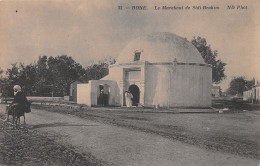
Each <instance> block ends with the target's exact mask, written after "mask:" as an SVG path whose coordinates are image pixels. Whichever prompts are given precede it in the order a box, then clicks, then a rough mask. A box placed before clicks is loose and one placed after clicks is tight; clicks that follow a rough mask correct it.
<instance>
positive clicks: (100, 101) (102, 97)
mask: <svg viewBox="0 0 260 166" xmlns="http://www.w3.org/2000/svg"><path fill="white" fill-rule="evenodd" d="M98 105H100V106H105V94H104V89H101V91H100V94H99V98H98Z"/></svg>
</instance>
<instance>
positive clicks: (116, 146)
mask: <svg viewBox="0 0 260 166" xmlns="http://www.w3.org/2000/svg"><path fill="white" fill-rule="evenodd" d="M4 107H5V106H4V105H0V112H1V113H3V112H4ZM26 119H27V125H28V127H29V128H30V129H31V130H39V131H47V132H53V133H57V134H60V135H62V139H61V140H60V142H63V143H65V144H70V145H73V146H74V147H76V148H77V149H78V150H79V151H81V152H90V153H91V154H93V155H94V156H95V157H97V158H99V159H101V160H103V161H105V162H107V163H113V164H114V165H119V166H125V165H127V166H128V165H129V166H133V165H136V166H146V165H149V166H150V165H151V166H157V165H158V166H162V165H163V166H172V165H174V166H175V165H180V166H184V165H199V166H201V165H234V166H235V165H236V166H237V165H243V166H244V165H248V166H258V165H259V161H258V160H257V159H251V158H246V157H241V156H237V155H233V154H229V153H223V152H218V151H212V150H207V149H203V148H199V147H196V146H191V145H189V144H185V143H182V142H179V141H173V140H171V139H167V138H165V137H161V136H159V135H155V134H151V133H146V132H140V131H136V130H130V129H127V128H121V127H117V126H112V125H108V124H104V123H99V122H94V121H91V120H87V119H81V118H78V117H75V116H72V115H62V114H59V113H53V112H47V111H43V110H37V109H33V110H32V113H30V114H27V116H26Z"/></svg>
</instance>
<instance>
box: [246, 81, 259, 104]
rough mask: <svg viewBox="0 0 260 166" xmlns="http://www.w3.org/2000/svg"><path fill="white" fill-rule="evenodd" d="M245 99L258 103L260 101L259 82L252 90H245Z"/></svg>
mask: <svg viewBox="0 0 260 166" xmlns="http://www.w3.org/2000/svg"><path fill="white" fill-rule="evenodd" d="M243 100H244V101H249V102H252V103H258V102H259V101H260V84H259V83H257V84H255V85H254V86H253V88H252V89H251V90H248V91H244V92H243Z"/></svg>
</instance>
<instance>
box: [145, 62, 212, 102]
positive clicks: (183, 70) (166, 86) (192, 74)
mask: <svg viewBox="0 0 260 166" xmlns="http://www.w3.org/2000/svg"><path fill="white" fill-rule="evenodd" d="M211 78H212V77H211V68H210V67H208V66H196V65H177V66H176V67H174V66H173V65H148V66H147V70H146V81H145V86H146V88H145V103H146V104H147V105H160V106H162V107H209V106H211V86H212V83H211Z"/></svg>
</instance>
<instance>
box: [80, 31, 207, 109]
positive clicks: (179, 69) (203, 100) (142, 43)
mask: <svg viewBox="0 0 260 166" xmlns="http://www.w3.org/2000/svg"><path fill="white" fill-rule="evenodd" d="M211 87H212V69H211V66H210V65H208V64H206V63H205V61H204V59H203V58H202V56H201V54H200V53H199V52H198V50H197V49H196V47H194V46H193V44H192V43H190V42H189V41H188V40H187V39H184V38H182V37H179V36H177V35H175V34H172V33H167V32H163V33H154V34H150V35H145V36H141V37H139V38H137V39H135V40H133V41H131V42H130V43H129V44H128V45H127V46H126V47H125V48H124V49H123V51H122V52H121V54H120V55H119V57H118V58H117V62H116V64H114V65H111V66H109V75H108V76H106V77H104V78H102V79H101V80H91V81H89V83H88V84H78V86H77V88H78V89H77V92H78V97H77V102H78V103H81V104H87V105H89V106H96V105H99V102H98V101H99V98H100V94H101V91H102V94H103V93H104V94H105V96H107V101H108V102H107V104H108V105H110V106H125V104H126V100H125V95H124V94H125V91H130V93H132V95H133V99H132V102H133V103H132V104H133V105H134V106H138V105H143V106H155V107H158V106H159V107H210V106H211Z"/></svg>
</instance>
